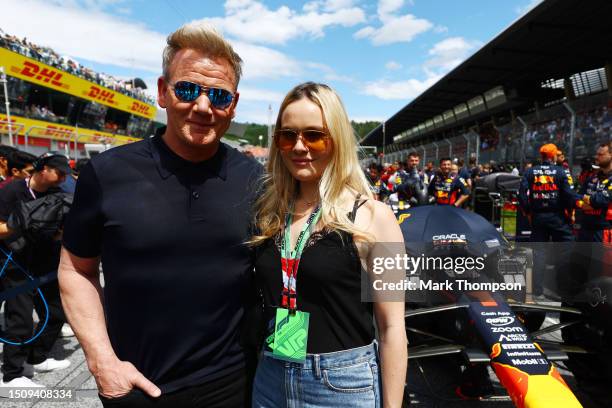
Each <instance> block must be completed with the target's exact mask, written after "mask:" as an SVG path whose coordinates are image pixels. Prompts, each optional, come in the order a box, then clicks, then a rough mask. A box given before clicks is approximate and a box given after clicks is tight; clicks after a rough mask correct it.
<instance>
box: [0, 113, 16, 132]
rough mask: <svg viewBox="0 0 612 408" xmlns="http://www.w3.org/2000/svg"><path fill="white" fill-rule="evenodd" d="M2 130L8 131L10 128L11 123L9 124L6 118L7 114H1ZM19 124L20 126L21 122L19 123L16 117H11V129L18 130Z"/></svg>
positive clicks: (0, 125)
mask: <svg viewBox="0 0 612 408" xmlns="http://www.w3.org/2000/svg"><path fill="white" fill-rule="evenodd" d="M0 122H1V123H0V130H6V131H7V132H8V128H9V126H8V125H9V124H8V120H6V116H0ZM17 126H19V124H18V123H17V121H15V119H13V118H11V130H12V131H13V132H14V131H15V130H17Z"/></svg>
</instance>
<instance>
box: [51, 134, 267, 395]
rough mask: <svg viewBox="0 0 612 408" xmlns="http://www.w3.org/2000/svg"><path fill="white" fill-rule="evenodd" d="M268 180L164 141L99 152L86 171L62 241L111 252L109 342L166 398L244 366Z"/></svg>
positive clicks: (107, 258) (231, 153) (233, 156)
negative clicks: (244, 326)
mask: <svg viewBox="0 0 612 408" xmlns="http://www.w3.org/2000/svg"><path fill="white" fill-rule="evenodd" d="M260 174H261V166H260V165H259V164H258V163H257V162H256V161H255V160H253V159H251V158H248V157H246V156H244V155H243V154H241V153H240V152H238V151H236V150H235V149H233V148H230V147H228V146H227V145H224V144H221V145H220V147H219V150H218V151H217V153H216V154H215V155H214V156H213V157H212V158H211V159H209V160H206V161H204V162H201V163H191V162H188V161H185V160H183V159H181V158H180V157H179V156H177V155H176V154H174V153H173V152H172V151H171V150H170V149H169V148H168V147H167V146H166V144H165V143H164V142H163V140H162V138H161V136H159V135H157V136H155V137H154V138H152V139H147V140H144V141H141V142H137V143H133V144H129V145H126V146H121V147H117V148H114V149H111V150H109V151H107V152H104V153H102V154H100V155H97V156H96V157H94V158H93V159H92V161H91V162H90V163H89V164H88V165H87V166H86V167H85V168H84V169H83V170H82V171H81V173H80V175H79V179H78V182H77V187H76V192H75V197H74V204H73V206H72V209H71V211H70V214H69V216H68V218H67V221H66V225H65V229H64V240H63V244H64V246H65V247H66V248H67V249H68V250H69V251H70V252H72V253H73V254H75V255H77V256H80V257H86V258H89V257H96V256H98V255H100V256H101V259H102V266H103V270H104V282H105V287H104V301H105V311H106V319H107V322H106V323H107V329H108V333H109V336H110V340H111V344H112V346H113V348H114V350H115V352H116V354H117V356H118V357H119V359H121V360H126V361H130V362H132V363H133V364H134V365H135V366H136V368H138V370H140V371H141V372H142V373H143V374H144V375H145V376H146V377H147V378H149V379H150V380H151V381H153V382H154V383H155V384H156V385H158V386H160V388H161V389H162V392H171V391H175V390H178V389H181V388H185V387H189V386H193V385H199V384H203V383H205V382H207V381H211V380H214V379H216V378H219V377H222V376H225V375H227V374H230V373H232V371H234V370H238V369H241V368H242V367H243V365H244V356H243V351H242V349H241V347H240V346H239V344H238V334H239V333H238V332H239V324H240V321H241V318H242V316H243V312H244V302H243V301H244V296H245V295H246V292H247V288H248V286H249V285H250V278H251V273H252V270H253V258H252V253H251V251H250V250H249V248H248V247H247V246H246V245H245V244H244V243H245V241H246V240H247V239H248V238H249V226H250V222H251V206H252V203H253V200H254V196H255V186H256V184H257V181H258V180H259V177H260Z"/></svg>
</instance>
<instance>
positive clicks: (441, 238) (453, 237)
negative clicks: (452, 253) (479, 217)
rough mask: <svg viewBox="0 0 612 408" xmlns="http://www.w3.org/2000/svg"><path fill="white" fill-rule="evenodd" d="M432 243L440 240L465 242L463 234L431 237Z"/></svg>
mask: <svg viewBox="0 0 612 408" xmlns="http://www.w3.org/2000/svg"><path fill="white" fill-rule="evenodd" d="M431 239H432V240H434V241H440V240H465V234H446V235H434V236H433V237H431Z"/></svg>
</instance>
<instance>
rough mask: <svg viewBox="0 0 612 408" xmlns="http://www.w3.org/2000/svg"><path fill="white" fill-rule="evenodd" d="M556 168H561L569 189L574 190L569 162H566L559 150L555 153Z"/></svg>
mask: <svg viewBox="0 0 612 408" xmlns="http://www.w3.org/2000/svg"><path fill="white" fill-rule="evenodd" d="M557 166H559V167H562V168H563V171H565V175H566V176H567V181H568V182H569V185H570V187H571V188H572V189H574V178H573V177H572V172H571V171H570V167H569V162H568V161H567V159H566V158H565V154H563V152H562V151H561V150H559V151H558V152H557Z"/></svg>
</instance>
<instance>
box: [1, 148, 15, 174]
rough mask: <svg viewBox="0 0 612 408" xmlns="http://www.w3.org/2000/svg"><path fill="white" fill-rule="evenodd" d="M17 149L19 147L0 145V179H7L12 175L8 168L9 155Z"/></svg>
mask: <svg viewBox="0 0 612 408" xmlns="http://www.w3.org/2000/svg"><path fill="white" fill-rule="evenodd" d="M15 151H17V149H15V148H14V147H11V146H5V145H0V181H4V180H6V178H7V177H8V176H9V175H10V174H9V170H8V157H9V155H10V154H11V153H12V152H15Z"/></svg>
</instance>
